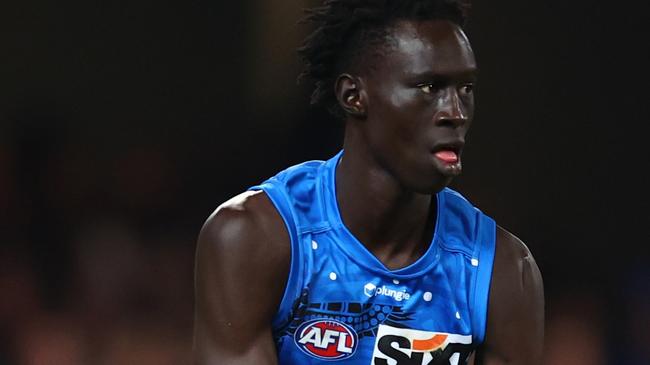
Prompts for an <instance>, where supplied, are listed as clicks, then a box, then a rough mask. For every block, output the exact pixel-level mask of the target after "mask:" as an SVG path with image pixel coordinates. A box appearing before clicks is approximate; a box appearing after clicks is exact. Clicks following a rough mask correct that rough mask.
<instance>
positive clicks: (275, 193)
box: [248, 180, 303, 331]
mask: <svg viewBox="0 0 650 365" xmlns="http://www.w3.org/2000/svg"><path fill="white" fill-rule="evenodd" d="M248 190H253V191H255V190H262V191H264V193H265V194H266V195H267V196H268V197H269V199H270V200H271V202H272V203H273V205H274V206H275V209H276V210H277V211H278V213H279V214H280V216H281V217H282V220H283V221H284V224H285V228H286V229H287V232H288V233H289V240H290V241H291V243H290V245H291V263H290V266H289V275H288V277H287V282H286V283H285V286H284V293H283V294H282V300H281V301H280V305H279V306H278V309H277V310H276V313H275V316H274V317H273V320H272V322H271V325H272V327H273V330H274V331H275V330H276V329H278V328H280V327H281V326H283V325H285V324H286V322H287V321H290V320H291V310H292V307H293V301H294V300H295V299H297V298H300V292H301V287H302V286H301V285H302V283H301V280H302V275H301V274H300V273H302V266H303V265H302V260H300V257H301V249H300V244H299V242H300V241H299V239H298V232H297V229H296V219H295V217H294V214H293V210H292V209H291V205H290V201H289V197H288V196H287V195H286V192H284V190H283V189H282V188H281V187H280V186H278V184H277V183H274V180H267V181H266V182H264V183H263V184H261V185H257V186H253V187H251V188H250V189H248Z"/></svg>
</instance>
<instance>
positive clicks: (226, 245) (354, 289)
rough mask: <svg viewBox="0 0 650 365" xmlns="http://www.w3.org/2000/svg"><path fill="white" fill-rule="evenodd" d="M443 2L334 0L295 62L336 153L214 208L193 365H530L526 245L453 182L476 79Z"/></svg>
mask: <svg viewBox="0 0 650 365" xmlns="http://www.w3.org/2000/svg"><path fill="white" fill-rule="evenodd" d="M464 14H465V13H464V7H463V5H462V4H460V3H458V2H457V1H455V0H428V1H423V0H401V1H380V0H376V1H373V0H365V1H363V0H358V1H352V0H329V1H327V2H326V3H325V6H323V7H322V8H318V9H316V10H314V11H313V12H312V14H311V16H310V19H311V20H313V21H315V22H317V23H318V25H319V27H318V28H317V29H316V30H315V31H314V33H313V34H312V35H311V36H310V37H309V38H307V41H306V42H305V44H304V45H303V47H302V48H301V49H300V52H301V54H302V56H303V57H304V59H305V60H306V63H307V69H306V71H305V74H304V75H305V76H307V77H309V78H312V79H314V81H315V83H316V89H315V91H314V94H313V102H314V103H319V104H323V105H325V106H328V107H330V110H332V111H333V112H334V113H335V114H336V115H339V116H341V117H343V118H344V119H345V123H346V124H345V138H344V143H343V150H342V151H341V152H340V153H339V154H337V156H335V157H334V158H332V159H330V160H328V161H311V162H307V163H304V164H301V165H297V166H294V167H291V168H289V169H287V170H285V171H283V172H281V173H279V174H278V175H276V176H275V177H273V178H271V179H269V180H267V181H266V182H264V183H263V184H262V185H260V186H257V187H254V188H252V189H251V190H249V191H248V192H246V193H243V194H241V195H239V196H237V197H235V198H233V199H231V200H229V201H228V202H226V203H224V204H223V205H221V206H220V207H219V208H218V209H217V210H216V212H215V213H214V214H213V215H212V216H211V217H210V218H209V219H208V221H207V222H206V224H205V226H204V227H203V229H202V231H201V234H200V236H199V242H198V247H197V257H196V318H195V320H196V322H195V340H194V341H195V343H194V358H195V363H196V364H201V365H208V364H233V365H234V364H255V365H261V364H285V365H289V364H325V363H327V364H330V363H331V364H335V363H341V364H377V365H385V364H397V365H407V364H418V365H420V364H430V365H436V364H466V363H476V364H489V365H498V364H522V365H523V364H527V365H528V364H539V363H540V358H541V352H542V338H543V289H542V281H541V276H540V273H539V270H538V268H537V265H536V264H535V261H534V260H533V258H532V256H531V255H530V252H529V251H528V249H527V248H526V246H525V245H524V244H523V243H522V242H521V241H519V240H518V239H517V238H515V237H514V236H513V235H512V234H510V233H508V232H507V231H505V230H504V229H502V228H500V227H498V226H496V224H495V223H494V221H493V220H492V219H490V218H489V217H487V216H485V215H484V214H483V213H481V212H480V211H479V210H478V209H476V208H474V207H473V206H472V205H471V204H470V203H469V202H468V201H467V200H465V199H464V198H463V197H462V196H460V195H459V194H458V193H456V192H454V191H452V190H450V189H448V188H447V185H449V183H450V182H451V180H452V178H453V177H454V176H457V175H458V174H460V172H461V154H462V149H463V144H464V137H465V134H466V133H467V130H468V128H469V125H470V122H471V120H472V116H473V109H474V95H473V86H474V82H475V75H476V71H477V66H476V62H475V59H474V55H473V52H472V49H471V47H470V44H469V41H468V40H467V37H466V36H465V34H464V32H463V30H462V25H463V23H464Z"/></svg>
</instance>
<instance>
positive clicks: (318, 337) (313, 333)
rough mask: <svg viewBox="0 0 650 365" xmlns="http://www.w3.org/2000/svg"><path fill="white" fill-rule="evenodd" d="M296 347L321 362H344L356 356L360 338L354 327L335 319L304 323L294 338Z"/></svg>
mask: <svg viewBox="0 0 650 365" xmlns="http://www.w3.org/2000/svg"><path fill="white" fill-rule="evenodd" d="M293 339H294V342H295V343H296V346H298V348H299V349H300V350H302V351H303V352H304V353H306V354H307V355H309V356H312V357H315V358H317V359H321V360H343V359H347V358H349V357H350V356H352V355H354V352H355V351H356V350H357V343H358V340H359V339H358V336H357V333H356V332H355V331H354V329H352V327H350V326H348V325H346V324H345V323H342V322H339V321H337V320H333V319H316V320H312V321H309V322H305V323H303V324H302V325H301V326H300V327H298V329H297V330H296V333H295V335H294V337H293Z"/></svg>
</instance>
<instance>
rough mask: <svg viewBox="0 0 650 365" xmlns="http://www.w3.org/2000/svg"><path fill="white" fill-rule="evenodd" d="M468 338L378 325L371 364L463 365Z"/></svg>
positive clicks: (467, 349)
mask: <svg viewBox="0 0 650 365" xmlns="http://www.w3.org/2000/svg"><path fill="white" fill-rule="evenodd" d="M471 352H472V336H462V335H456V334H451V333H437V332H426V331H418V330H412V329H407V328H395V327H391V326H386V325H380V326H379V330H378V332H377V340H376V342H375V349H374V351H373V354H372V364H373V365H430V364H436V365H437V364H450V365H458V364H465V363H466V361H467V358H468V357H469V355H470V354H471Z"/></svg>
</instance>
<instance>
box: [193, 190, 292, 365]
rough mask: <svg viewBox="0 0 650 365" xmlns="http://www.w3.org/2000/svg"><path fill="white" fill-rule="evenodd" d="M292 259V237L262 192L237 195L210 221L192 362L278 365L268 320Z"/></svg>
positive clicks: (198, 280)
mask: <svg viewBox="0 0 650 365" xmlns="http://www.w3.org/2000/svg"><path fill="white" fill-rule="evenodd" d="M290 260H291V246H290V241H289V234H288V232H287V230H286V228H285V225H284V222H283V220H282V217H281V216H280V214H279V213H278V211H277V210H276V209H275V206H274V205H273V203H272V202H271V201H270V199H269V198H268V196H267V195H266V194H265V193H264V192H261V191H259V192H245V193H242V194H240V195H238V196H236V197H234V198H232V199H230V200H228V201H227V202H225V203H223V204H222V205H221V206H219V208H217V209H216V210H215V212H214V213H213V214H212V215H210V217H209V218H208V219H207V221H206V222H205V224H204V225H203V228H202V229H201V232H200V234H199V239H198V244H197V248H196V266H195V280H194V281H195V296H196V298H195V299H196V300H195V306H196V307H195V329H194V356H195V359H196V363H197V364H212V363H229V364H230V363H232V364H240V363H241V364H248V363H256V364H267V363H275V362H274V361H271V360H269V359H273V358H275V355H274V351H275V350H274V347H273V340H272V335H271V321H272V318H273V316H274V315H275V312H276V311H277V308H278V306H279V304H280V301H281V299H282V294H283V293H284V286H285V283H286V280H287V276H288V273H289V265H290ZM264 359H266V360H264Z"/></svg>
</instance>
